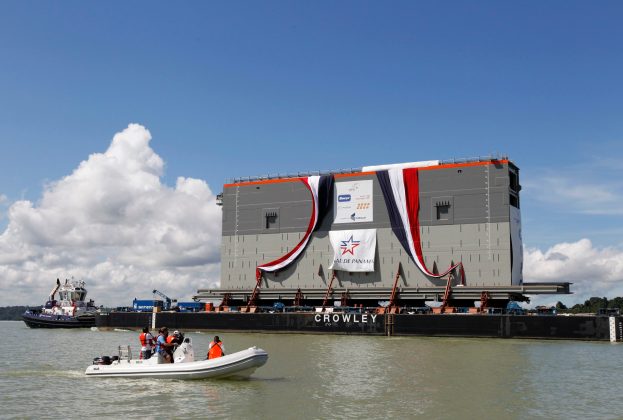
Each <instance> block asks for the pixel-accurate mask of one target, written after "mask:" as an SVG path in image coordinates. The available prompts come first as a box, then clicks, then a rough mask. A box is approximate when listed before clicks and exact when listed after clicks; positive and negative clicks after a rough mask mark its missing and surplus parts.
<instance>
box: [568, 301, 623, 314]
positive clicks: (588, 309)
mask: <svg viewBox="0 0 623 420" xmlns="http://www.w3.org/2000/svg"><path fill="white" fill-rule="evenodd" d="M558 303H559V304H561V303H560V302H558ZM561 305H562V304H561ZM562 306H563V308H560V307H558V305H556V308H557V309H559V310H562V312H567V313H572V314H580V313H597V311H599V309H605V308H608V309H616V308H618V309H619V310H620V311H621V313H623V297H615V298H614V299H612V300H608V298H605V297H601V298H600V297H592V298H590V299H588V300H586V301H584V303H578V304H576V305H573V306H572V307H571V308H564V305H562Z"/></svg>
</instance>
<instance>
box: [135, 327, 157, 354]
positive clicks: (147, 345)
mask: <svg viewBox="0 0 623 420" xmlns="http://www.w3.org/2000/svg"><path fill="white" fill-rule="evenodd" d="M138 339H139V340H140V342H141V358H142V359H144V360H147V359H149V358H150V357H151V354H152V349H153V347H154V336H153V335H151V333H150V332H149V328H147V327H145V328H143V332H142V333H141V334H140V335H139V336H138Z"/></svg>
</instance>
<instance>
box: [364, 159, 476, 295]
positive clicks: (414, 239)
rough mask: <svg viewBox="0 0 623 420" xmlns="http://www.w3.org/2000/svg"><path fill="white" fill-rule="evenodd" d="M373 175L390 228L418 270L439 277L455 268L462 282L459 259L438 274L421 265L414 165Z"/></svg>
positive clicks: (418, 195)
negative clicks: (456, 262) (375, 177)
mask: <svg viewBox="0 0 623 420" xmlns="http://www.w3.org/2000/svg"><path fill="white" fill-rule="evenodd" d="M376 176H377V178H378V180H379V183H380V185H381V190H382V191H383V197H384V198H385V204H386V205H387V212H388V213H389V219H390V221H391V225H392V230H393V232H394V234H395V235H396V237H397V238H398V240H399V241H400V243H401V244H402V246H403V248H404V249H405V251H406V252H407V254H409V256H410V257H411V259H412V260H413V262H415V264H416V265H417V267H418V268H419V269H420V271H421V272H422V273H424V274H425V275H426V276H428V277H433V278H440V277H444V276H446V275H448V274H449V273H450V272H452V271H453V270H455V269H456V268H457V267H458V268H459V271H460V277H461V283H464V280H465V272H464V270H463V264H462V263H460V262H459V263H458V264H455V265H453V266H451V267H450V268H448V269H447V270H446V271H445V272H443V273H440V274H435V273H432V272H431V271H429V270H428V268H426V265H425V264H424V257H423V255H422V244H421V241H420V221H419V210H420V190H419V170H418V168H404V169H403V168H390V169H388V170H384V171H377V173H376Z"/></svg>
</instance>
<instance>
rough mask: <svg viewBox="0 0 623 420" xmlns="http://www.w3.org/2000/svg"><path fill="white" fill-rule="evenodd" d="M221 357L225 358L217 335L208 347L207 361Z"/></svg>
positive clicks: (222, 346) (221, 343)
mask: <svg viewBox="0 0 623 420" xmlns="http://www.w3.org/2000/svg"><path fill="white" fill-rule="evenodd" d="M221 356H225V346H224V345H223V342H222V341H221V339H220V338H219V337H218V335H216V336H214V340H212V342H211V343H210V345H209V346H208V359H216V358H217V357H221Z"/></svg>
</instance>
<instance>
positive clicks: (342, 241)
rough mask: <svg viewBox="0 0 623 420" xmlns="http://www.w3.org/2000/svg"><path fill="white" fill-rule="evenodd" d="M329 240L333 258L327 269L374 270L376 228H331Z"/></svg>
mask: <svg viewBox="0 0 623 420" xmlns="http://www.w3.org/2000/svg"><path fill="white" fill-rule="evenodd" d="M329 240H330V241H331V246H332V247H333V260H332V262H331V265H330V266H329V269H331V270H342V271H353V272H365V271H374V256H375V255H376V229H357V230H332V231H330V232H329Z"/></svg>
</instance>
